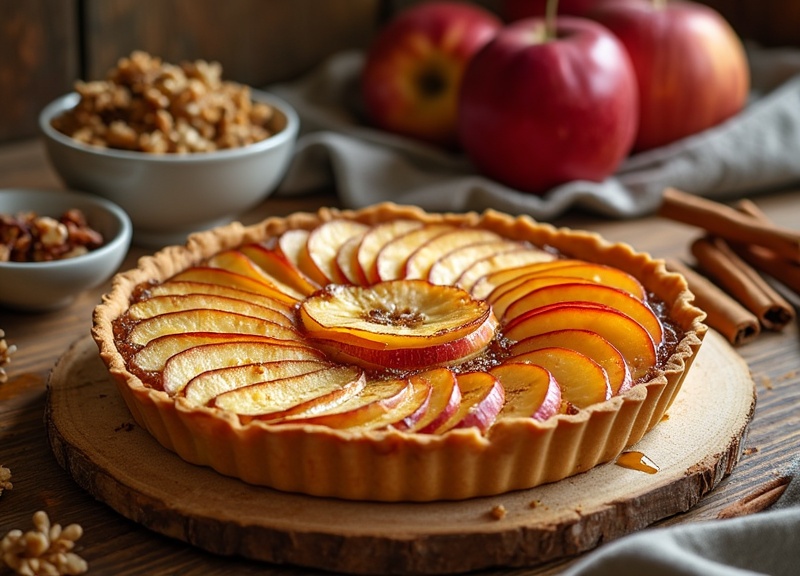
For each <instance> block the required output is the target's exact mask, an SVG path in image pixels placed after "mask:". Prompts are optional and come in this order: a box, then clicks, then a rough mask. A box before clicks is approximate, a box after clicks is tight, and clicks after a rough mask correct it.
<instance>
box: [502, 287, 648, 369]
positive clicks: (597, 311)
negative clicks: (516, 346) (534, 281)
mask: <svg viewBox="0 0 800 576" xmlns="http://www.w3.org/2000/svg"><path fill="white" fill-rule="evenodd" d="M568 328H572V329H576V330H589V331H591V332H596V333H598V334H599V335H600V336H602V337H603V338H605V339H606V340H608V341H609V342H610V343H611V344H612V345H613V346H614V348H616V349H617V350H619V352H620V354H622V356H623V358H625V363H626V364H627V365H628V369H629V370H630V371H631V377H632V378H633V380H634V382H635V381H637V380H639V379H640V378H642V377H643V376H645V375H646V374H647V373H648V372H649V371H650V369H651V368H652V367H653V366H655V364H656V347H655V344H654V343H653V339H652V338H651V337H650V334H649V333H648V332H647V330H645V329H644V327H643V326H642V325H641V324H639V323H638V322H636V321H635V320H633V319H632V318H631V317H630V316H626V315H625V314H623V313H622V312H619V311H618V310H614V309H613V308H610V307H608V306H602V305H597V304H590V303H587V302H573V303H565V304H552V305H550V306H544V307H543V308H537V309H535V310H531V311H530V312H527V313H526V314H523V315H521V316H518V317H516V318H515V319H514V320H513V321H512V322H510V323H509V324H507V325H506V326H505V327H504V329H503V335H504V336H505V337H506V338H508V339H509V340H511V341H512V342H518V341H520V340H524V339H525V338H528V337H530V336H535V335H537V334H543V333H545V332H553V331H554V330H564V329H568Z"/></svg>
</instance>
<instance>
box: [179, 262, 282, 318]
mask: <svg viewBox="0 0 800 576" xmlns="http://www.w3.org/2000/svg"><path fill="white" fill-rule="evenodd" d="M242 258H244V256H242ZM168 282H202V283H207V284H216V285H219V286H225V287H228V288H236V289H237V290H244V291H245V292H253V293H255V294H262V295H264V296H269V297H270V298H274V299H275V300H278V301H279V302H283V303H284V304H285V305H287V306H289V307H291V306H294V305H295V304H297V301H298V300H297V298H295V297H292V296H289V295H288V294H286V293H285V292H282V291H281V290H278V289H277V288H276V287H275V285H274V284H271V283H268V282H265V281H264V280H257V279H256V278H253V277H251V276H246V275H244V274H240V273H238V272H235V271H232V270H226V269H224V268H214V267H211V266H194V267H192V268H187V269H186V270H184V271H183V272H179V273H178V274H176V275H175V276H173V277H172V278H170V279H169V280H168ZM165 284H166V282H165Z"/></svg>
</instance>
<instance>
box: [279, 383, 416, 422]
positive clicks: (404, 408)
mask: <svg viewBox="0 0 800 576" xmlns="http://www.w3.org/2000/svg"><path fill="white" fill-rule="evenodd" d="M419 382H420V383H423V384H422V386H423V388H424V380H419ZM413 390H414V388H412V384H411V381H410V380H408V379H405V378H396V379H389V380H371V381H369V382H367V385H366V387H365V388H364V390H362V391H361V393H360V394H358V395H357V396H354V397H352V398H350V399H349V400H347V401H346V402H343V403H342V404H340V405H338V406H336V407H335V408H332V409H329V410H326V411H324V412H322V413H318V414H312V415H294V416H289V417H288V418H285V419H283V420H281V422H287V423H289V422H291V423H301V424H318V425H322V426H328V427H331V428H353V427H367V426H369V424H370V423H373V422H376V421H377V420H378V419H379V418H386V419H387V420H392V422H397V421H399V420H401V419H402V418H404V417H406V416H407V415H408V414H411V413H413V412H414V411H416V410H417V408H418V406H416V405H415V403H416V401H417V400H418V399H419V398H418V396H417V395H415V394H414V393H413ZM425 393H426V394H427V393H429V390H425ZM423 396H425V394H423ZM387 415H388V417H387ZM392 415H393V416H392ZM393 418H396V419H393ZM384 422H385V421H384ZM392 422H385V424H384V426H388V425H389V424H391V423H392Z"/></svg>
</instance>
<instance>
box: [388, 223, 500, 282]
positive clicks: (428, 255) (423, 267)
mask: <svg viewBox="0 0 800 576" xmlns="http://www.w3.org/2000/svg"><path fill="white" fill-rule="evenodd" d="M492 240H501V237H500V236H498V235H497V234H495V233H494V232H492V231H490V230H485V229H482V228H456V229H455V230H452V231H450V232H445V233H444V234H440V235H438V236H435V237H434V238H431V239H430V240H428V241H427V242H425V243H424V244H423V245H422V246H420V247H419V248H417V249H416V250H414V251H413V252H412V253H411V254H409V256H408V259H407V260H406V263H405V269H404V271H403V277H404V278H428V274H429V272H430V269H431V266H433V263H434V262H436V261H437V260H438V259H439V258H441V256H442V254H447V253H448V252H451V251H452V250H455V249H456V248H460V247H462V246H469V245H474V244H477V243H480V242H488V241H492Z"/></svg>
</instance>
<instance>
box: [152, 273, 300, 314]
mask: <svg viewBox="0 0 800 576" xmlns="http://www.w3.org/2000/svg"><path fill="white" fill-rule="evenodd" d="M147 292H148V294H149V295H150V296H172V295H174V296H184V295H189V294H209V295H212V296H222V297H224V298H235V299H236V300H244V301H245V302H252V303H253V304H257V305H259V306H264V307H265V308H272V309H273V310H275V311H277V312H280V313H281V314H283V315H284V316H286V318H288V319H293V318H294V309H293V307H291V306H289V305H288V304H286V303H285V302H281V301H280V300H278V299H276V298H273V297H271V296H266V295H264V294H259V293H257V292H247V291H246V290H240V289H238V288H232V287H230V286H222V285H220V284H209V283H208V282H190V281H175V280H168V281H167V282H164V283H163V284H158V285H156V286H150V287H148V288H147Z"/></svg>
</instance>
